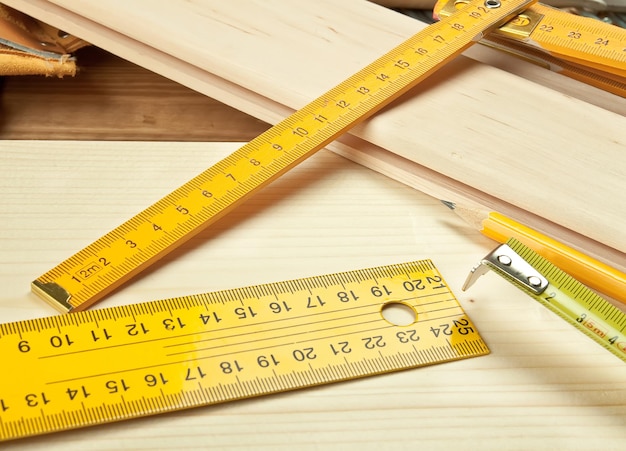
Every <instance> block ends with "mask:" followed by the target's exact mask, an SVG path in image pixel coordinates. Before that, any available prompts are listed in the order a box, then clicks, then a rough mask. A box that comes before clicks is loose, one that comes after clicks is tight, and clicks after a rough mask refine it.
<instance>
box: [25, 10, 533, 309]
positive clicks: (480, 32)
mask: <svg viewBox="0 0 626 451" xmlns="http://www.w3.org/2000/svg"><path fill="white" fill-rule="evenodd" d="M533 3H534V0H474V1H473V2H471V3H469V4H468V5H467V6H465V7H464V8H462V9H460V10H458V11H457V12H456V13H455V14H453V15H452V16H450V17H448V18H444V19H443V20H441V21H439V22H437V23H435V24H432V25H429V26H428V27H426V28H425V29H423V30H422V31H420V32H419V33H417V34H416V35H414V36H413V37H411V38H409V39H408V40H406V41H405V42H403V43H402V44H400V45H399V46H397V47H396V48H394V49H392V50H391V51H390V52H388V53H387V54H385V55H383V56H382V57H380V58H379V59H377V60H376V61H374V62H373V63H371V64H370V65H368V66H366V67H365V68H364V69H362V70H361V71H359V72H357V73H356V74H354V75H353V76H351V77H349V78H348V79H347V80H345V81H344V82H342V83H340V84H339V85H337V86H336V87H334V88H333V89H331V90H330V91H328V92H327V93H325V94H323V95H322V96H321V97H319V98H317V99H316V100H314V101H312V102H311V103H310V104H308V105H306V106H305V107H304V108H302V109H301V110H298V111H297V112H295V113H294V114H293V115H291V116H289V117H288V118H286V119H285V120H283V121H282V122H280V123H278V124H277V125H275V126H273V127H272V128H270V129H269V130H268V131H267V132H265V133H263V134H261V135H260V136H259V137H257V138H255V139H254V140H252V141H250V142H249V143H247V144H246V145H244V146H243V147H241V148H240V149H239V150H237V151H235V152H234V153H233V154H231V155H230V156H228V157H226V158H225V159H223V160H222V161H220V162H218V163H217V164H215V165H214V166H212V167H211V168H209V169H207V170H206V171H205V172H203V173H201V174H200V175H198V176H197V177H195V178H193V179H192V180H190V181H189V182H187V183H185V184H184V185H183V186H181V187H180V188H178V189H176V190H175V191H173V192H172V193H170V194H168V195H167V196H166V197H164V198H163V199H161V200H160V201H158V202H156V203H155V204H153V205H152V206H150V207H148V208H147V209H146V210H144V211H142V212H141V213H139V214H138V215H137V216H135V217H133V218H131V219H130V220H128V221H127V222H125V223H124V224H122V225H121V226H119V227H118V228H116V229H114V230H113V231H111V232H109V233H107V234H106V235H104V236H103V237H102V238H100V239H98V240H96V241H95V242H94V243H92V244H91V245H89V246H87V247H86V248H85V249H83V250H81V251H79V252H78V253H76V254H75V255H73V256H72V257H70V258H69V259H67V260H66V261H64V262H62V263H61V264H59V265H58V266H57V267H55V268H53V269H52V270H50V271H49V272H47V273H45V274H44V275H42V276H40V277H39V278H37V279H36V280H35V281H33V283H32V288H33V291H34V292H35V293H37V294H38V295H39V296H41V297H42V298H43V299H44V300H46V301H47V302H49V303H50V304H51V305H53V306H54V307H55V308H57V309H58V310H60V311H62V312H68V311H79V310H83V309H85V308H87V307H89V306H90V305H92V304H93V303H94V302H96V301H98V300H99V299H101V298H102V297H103V296H105V295H106V294H108V293H110V292H111V291H112V290H113V289H115V288H117V287H119V286H120V285H121V284H123V283H124V282H126V281H127V280H129V279H130V278H132V277H133V276H134V275H136V274H138V273H139V272H140V271H142V270H143V269H144V268H146V267H147V266H149V265H150V264H152V263H153V262H155V261H156V260H157V259H159V258H161V257H162V256H164V255H165V254H167V253H168V252H170V251H171V250H172V249H174V248H175V247H177V246H179V245H180V244H182V243H183V242H185V241H186V240H188V239H189V238H191V237H192V236H194V235H195V234H197V233H198V232H200V231H201V230H203V229H204V228H206V227H207V226H208V225H210V224H212V223H214V222H215V221H216V220H217V219H219V218H220V217H222V216H223V215H225V214H226V213H228V212H229V211H230V210H232V209H233V208H235V207H236V206H237V205H239V204H240V203H241V202H243V201H244V200H246V199H247V198H248V197H249V196H250V195H252V194H253V193H255V192H257V191H258V190H259V189H261V188H262V187H264V186H266V185H267V184H268V183H269V182H271V181H272V180H274V179H276V178H277V177H279V176H280V175H282V174H283V173H285V172H286V171H288V170H289V169H290V168H292V167H293V166H295V165H296V164H298V163H299V162H301V161H303V160H304V159H306V158H307V157H309V156H311V155H313V154H314V153H315V152H316V151H317V150H319V149H321V148H322V147H324V146H325V145H326V144H328V143H329V142H331V141H332V140H334V139H335V138H336V137H338V136H339V135H340V134H342V133H344V132H346V131H347V130H348V129H349V128H350V127H352V126H353V125H356V124H357V123H359V122H360V121H362V120H363V119H365V118H367V117H369V116H370V115H372V114H374V113H375V112H376V111H378V110H380V109H381V108H382V107H384V106H386V105H388V104H389V103H390V102H392V101H393V100H394V99H396V98H398V97H399V96H400V95H402V94H403V93H405V92H406V91H408V90H409V89H411V88H412V87H414V86H415V85H417V84H418V83H419V82H420V81H422V80H423V79H425V78H426V77H427V76H429V75H430V74H432V73H433V72H435V71H436V70H437V69H439V68H440V67H442V66H443V65H445V64H446V63H447V62H448V61H450V60H451V59H453V58H454V57H455V56H456V55H458V54H459V53H461V52H462V51H463V50H465V49H466V48H467V47H469V46H470V45H472V44H473V43H475V42H476V41H478V40H479V39H480V38H482V37H483V36H484V34H485V33H487V32H488V31H490V30H492V29H494V28H496V27H497V26H499V25H501V24H503V23H505V22H506V21H507V20H509V19H510V18H512V17H513V16H515V14H517V13H518V12H520V11H522V10H523V9H525V8H527V7H528V6H530V5H532V4H533Z"/></svg>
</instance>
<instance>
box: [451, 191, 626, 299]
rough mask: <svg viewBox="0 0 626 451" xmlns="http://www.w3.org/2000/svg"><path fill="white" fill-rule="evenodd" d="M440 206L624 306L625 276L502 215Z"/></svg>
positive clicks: (487, 233) (496, 239)
mask: <svg viewBox="0 0 626 451" xmlns="http://www.w3.org/2000/svg"><path fill="white" fill-rule="evenodd" d="M442 202H443V204H444V205H446V206H447V207H448V208H450V209H452V210H454V212H455V213H456V214H457V215H458V216H459V217H461V218H462V219H463V220H465V221H466V222H467V223H469V224H471V225H473V226H474V227H475V228H476V229H477V230H479V231H480V232H481V233H482V234H483V235H485V236H487V237H489V238H491V239H493V240H495V241H497V242H499V243H505V242H506V241H507V240H508V239H509V238H511V237H513V238H516V239H518V240H519V241H520V242H522V243H523V244H524V245H526V246H528V247H529V248H531V249H532V250H534V251H535V252H537V253H538V254H539V255H541V256H542V257H544V258H545V259H547V260H549V261H550V262H551V263H553V264H554V265H556V266H558V267H559V268H560V269H561V270H563V271H564V272H566V273H568V274H569V275H570V276H572V277H573V278H575V279H576V280H578V281H579V282H581V283H583V284H585V285H587V286H588V287H589V288H592V289H594V290H596V291H598V292H600V293H603V294H605V295H606V296H609V297H611V298H613V299H615V300H616V301H620V302H622V303H624V304H626V274H624V273H623V272H621V271H618V270H617V269H615V268H612V267H610V266H608V265H606V264H604V263H602V262H600V261H598V260H596V259H594V258H591V257H589V256H588V255H585V254H583V253H582V252H579V251H577V250H575V249H572V248H571V247H569V246H566V245H564V244H562V243H560V242H558V241H556V240H554V239H552V238H550V237H548V236H546V235H543V234H541V233H539V232H537V231H535V230H533V229H531V228H530V227H526V226H525V225H523V224H520V223H519V222H516V221H514V220H512V219H510V218H508V217H506V216H504V215H503V214H500V213H497V212H493V211H492V212H486V211H480V210H475V209H471V208H467V207H463V206H460V205H456V204H454V203H453V202H448V201H442Z"/></svg>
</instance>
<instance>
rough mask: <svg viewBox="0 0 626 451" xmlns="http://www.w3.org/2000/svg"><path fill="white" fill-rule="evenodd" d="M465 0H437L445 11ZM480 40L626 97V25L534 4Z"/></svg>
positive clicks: (437, 10) (438, 13)
mask: <svg viewBox="0 0 626 451" xmlns="http://www.w3.org/2000/svg"><path fill="white" fill-rule="evenodd" d="M466 3H467V0H451V1H448V0H440V1H439V2H437V4H436V5H435V9H434V14H435V15H436V16H437V17H441V18H444V17H449V16H450V15H451V14H453V13H454V12H455V11H456V10H457V9H458V8H460V7H462V6H464V5H465V4H466ZM483 43H485V44H488V45H491V46H493V47H496V48H498V49H501V50H505V51H507V52H510V53H514V54H516V55H518V56H522V57H523V58H525V59H527V60H529V61H532V62H535V63H538V64H541V65H543V66H545V67H547V68H549V69H551V70H554V71H555V72H559V73H561V74H563V75H565V76H568V77H570V78H574V79H577V80H579V81H582V82H585V83H588V84H590V85H592V86H596V87H598V88H601V89H604V90H605V91H609V92H612V93H614V94H617V95H620V96H622V97H626V29H624V28H620V27H617V26H614V25H611V24H608V23H604V22H601V21H599V20H596V19H592V18H588V17H581V16H577V15H574V14H569V13H567V12H565V11H561V10H558V9H555V8H552V7H549V6H545V5H541V4H535V5H532V6H531V7H529V8H528V9H526V10H525V11H523V12H522V13H520V14H519V15H517V16H516V17H515V18H514V19H513V20H511V21H509V22H507V23H506V24H504V25H503V26H501V27H500V28H499V29H497V30H494V31H493V32H492V33H490V34H489V35H488V36H486V37H485V39H484V40H483Z"/></svg>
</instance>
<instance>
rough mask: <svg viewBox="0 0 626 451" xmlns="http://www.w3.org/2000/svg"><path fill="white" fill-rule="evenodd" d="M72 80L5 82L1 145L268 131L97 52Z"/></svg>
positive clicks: (205, 137)
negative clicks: (5, 141) (21, 141)
mask: <svg viewBox="0 0 626 451" xmlns="http://www.w3.org/2000/svg"><path fill="white" fill-rule="evenodd" d="M77 58H78V61H79V62H80V63H79V68H80V71H79V73H78V75H77V76H76V77H74V78H71V77H66V78H63V79H56V78H43V77H36V76H32V77H7V78H6V79H5V80H4V84H3V88H2V104H1V105H0V111H1V114H0V139H69V140H75V139H82V140H107V141H111V140H134V141H136V140H144V141H148V140H159V141H249V140H250V139H252V138H254V137H255V136H257V135H258V134H260V133H262V132H263V131H265V130H266V129H267V128H268V127H269V125H267V124H265V123H264V122H261V121H260V120H258V119H255V118H253V117H251V116H248V115H246V114H244V113H242V112H240V111H238V110H236V109H235V108H232V107H228V106H226V105H224V104H223V103H221V102H217V101H216V100H214V99H211V98H210V97H207V96H204V95H202V94H199V93H198V92H196V91H193V90H191V89H189V88H186V87H184V86H182V85H180V84H178V83H175V82H173V81H171V80H169V79H167V78H165V77H162V76H160V75H158V74H155V73H154V72H151V71H149V70H147V69H144V68H142V67H140V66H137V65H135V64H132V63H130V62H128V61H125V60H123V59H121V58H119V57H116V56H115V55H112V54H111V53H108V52H106V51H104V50H102V49H99V48H97V47H90V48H86V49H83V50H81V51H79V52H78V53H77Z"/></svg>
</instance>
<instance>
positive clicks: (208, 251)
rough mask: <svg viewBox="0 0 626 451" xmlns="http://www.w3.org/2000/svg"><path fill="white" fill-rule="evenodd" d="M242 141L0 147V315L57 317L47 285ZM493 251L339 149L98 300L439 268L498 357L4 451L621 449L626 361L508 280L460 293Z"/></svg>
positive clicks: (118, 301) (436, 207) (445, 213)
mask: <svg viewBox="0 0 626 451" xmlns="http://www.w3.org/2000/svg"><path fill="white" fill-rule="evenodd" d="M238 146H239V145H237V144H230V143H175V142H172V143H142V142H77V141H74V142H62V141H60V142H45V141H19V142H15V141H3V142H0V167H2V169H3V174H4V175H3V177H2V178H0V192H2V196H1V197H0V207H1V208H2V221H0V286H2V291H1V292H0V319H1V321H3V322H8V321H13V320H25V319H30V318H34V317H41V316H46V315H50V314H56V312H54V311H53V310H52V308H51V307H49V306H48V305H47V304H45V303H44V302H43V301H41V300H39V299H37V298H36V297H35V296H34V295H33V294H31V293H30V292H29V284H30V282H31V281H32V280H33V279H34V278H35V277H37V276H39V275H40V274H41V273H43V272H45V271H47V270H48V269H50V268H52V267H53V266H55V265H57V264H58V263H59V262H61V261H62V260H63V259H65V258H67V257H69V256H70V255H71V254H72V253H73V252H75V251H77V250H79V249H80V248H82V247H83V246H85V245H86V244H89V243H90V242H91V241H93V240H94V239H96V238H98V237H99V236H101V235H102V234H104V233H105V232H107V231H109V230H110V229H111V228H113V227H115V226H117V225H118V224H120V223H121V222H123V221H125V220H126V219H128V217H130V216H131V215H133V214H135V213H136V212H138V211H139V210H141V209H143V208H144V207H145V206H146V205H148V204H150V203H152V202H154V201H155V200H156V199H158V198H160V197H161V196H162V195H164V194H166V193H167V192H169V191H170V190H172V189H174V188H175V187H177V186H178V185H180V184H181V183H183V182H185V181H186V180H188V179H189V178H191V177H193V176H195V175H196V174H197V173H199V172H200V171H202V170H204V169H205V168H206V167H208V166H210V165H212V164H213V163H215V162H217V161H218V160H219V159H220V158H223V157H224V156H226V155H228V154H229V153H230V152H232V151H234V150H235V149H236V148H237V147H238ZM494 247H495V245H494V243H493V242H491V241H490V240H488V239H486V238H485V237H483V236H481V235H480V234H479V233H477V232H475V231H473V230H471V229H468V228H467V227H466V226H465V224H464V223H463V222H462V221H461V220H460V219H459V218H458V217H457V216H456V215H455V214H454V213H453V212H452V211H450V210H449V209H447V208H446V207H444V206H442V205H440V204H439V202H438V201H437V200H435V199H433V198H431V197H429V196H426V195H425V194H423V193H420V192H419V191H416V190H414V189H411V188H409V187H407V186H405V185H403V184H400V183H398V182H396V181H393V180H390V179H389V178H386V177H383V176H381V175H378V174H375V173H372V171H370V170H368V169H366V168H364V167H362V166H359V165H357V164H354V163H352V162H350V161H347V160H346V159H344V158H341V157H339V156H337V155H334V154H333V153H331V152H327V151H322V152H320V153H319V154H317V155H315V156H314V157H313V158H311V159H309V160H307V161H306V162H304V163H303V164H302V165H301V166H299V167H297V168H295V169H294V170H293V171H292V172H290V173H288V174H286V175H285V177H283V178H281V179H279V180H277V181H276V182H275V183H273V184H272V185H270V186H268V187H267V188H266V189H264V190H263V191H262V192H260V193H259V194H258V195H257V196H254V197H252V198H251V199H250V200H249V201H247V202H246V203H244V204H243V205H242V206H241V207H239V208H238V209H237V210H235V211H234V212H233V213H231V214H230V215H228V216H226V217H225V218H224V219H222V220H221V221H219V222H218V223H216V224H215V225H214V227H211V228H210V229H208V230H206V231H204V232H202V233H200V234H199V235H197V236H196V237H194V238H193V239H192V240H191V241H189V242H187V243H185V244H184V245H183V247H182V248H181V249H179V250H177V251H175V252H173V253H171V254H169V255H168V256H166V257H165V258H164V259H163V260H162V261H161V262H160V263H159V264H156V265H154V266H153V267H152V268H150V269H149V270H147V271H145V272H144V273H143V274H142V275H141V276H140V277H137V278H135V279H134V280H132V281H131V282H130V283H128V284H126V285H125V286H124V287H122V288H121V289H119V290H117V291H116V292H115V293H114V294H112V295H111V296H109V297H107V299H105V300H104V301H102V303H100V304H98V307H105V306H113V305H125V304H129V303H136V302H140V301H147V300H151V299H157V298H158V299H161V298H167V297H174V296H182V295H186V294H191V293H200V292H206V291H213V290H222V289H228V288H235V287H242V286H248V285H253V284H259V283H264V282H272V281H280V280H286V279H292V278H298V277H307V276H313V275H319V274H326V273H329V272H336V271H347V270H354V269H358V268H364V267H368V266H378V265H386V264H393V263H400V262H403V261H409V260H416V259H422V258H431V259H432V260H433V262H434V263H435V264H436V266H437V267H438V268H439V270H440V271H441V273H442V275H443V277H444V278H445V279H446V281H447V283H448V284H449V286H450V287H451V288H452V291H453V292H454V293H455V294H456V296H457V297H458V299H459V301H460V303H461V305H462V306H463V308H464V309H465V310H466V312H467V313H468V315H469V316H470V318H471V319H472V320H473V321H474V323H475V325H476V327H477V328H478V330H479V332H480V333H481V335H482V337H483V338H484V339H485V341H486V342H487V344H488V346H489V347H490V349H491V351H492V353H491V354H490V355H488V356H484V357H479V358H473V359H468V360H464V361H459V362H452V363H449V364H445V365H437V366H431V367H425V368H420V369H416V370H408V371H403V372H398V373H393V374H389V375H382V376H376V377H371V378H367V379H362V380H357V381H351V382H346V383H340V384H333V385H328V386H324V387H319V388H313V389H308V390H302V391H298V392H292V393H285V394H281V395H276V396H268V397H263V398H258V399H254V400H248V401H241V402H232V403H228V404H223V405H219V406H213V407H207V408H198V409H193V410H187V411H183V412H179V413H174V414H164V415H158V416H155V417H152V418H147V419H142V420H131V421H124V422H120V423H117V424H110V425H106V426H102V427H95V428H86V429H81V430H77V431H71V432H67V433H61V434H52V435H46V436H41V437H38V438H34V439H26V440H20V441H17V442H13V443H10V444H3V445H4V446H3V449H10V450H12V451H22V450H24V451H26V450H27V451H38V450H45V451H56V450H60V451H79V450H80V451H83V450H91V451H95V450H112V449H119V450H126V449H143V450H168V451H169V450H177V449H193V450H202V449H207V450H213V449H229V450H293V449H298V450H302V449H304V450H315V449H317V450H319V449H324V450H326V449H337V450H360V451H362V450H376V451H380V450H385V449H394V450H396V449H407V450H414V449H427V450H438V449H441V450H451V449H463V450H481V451H482V450H503V449H509V450H510V449H519V450H529V449H533V450H544V449H545V450H555V449H559V450H561V449H568V450H569V449H594V450H595V449H602V450H615V451H617V450H621V449H622V448H623V444H624V440H626V365H624V363H623V362H622V361H620V360H619V359H617V358H616V357H615V356H613V355H612V354H610V353H608V352H606V351H604V350H603V349H602V348H600V347H599V346H598V345H596V344H595V343H594V342H593V341H591V340H590V339H588V338H587V337H585V336H584V335H583V334H581V333H579V332H577V331H576V330H574V329H573V328H572V327H570V326H569V325H568V324H565V323H564V322H563V321H562V320H561V319H559V318H558V317H556V316H555V315H553V314H552V313H551V312H549V311H547V310H546V309H545V308H543V307H542V306H541V305H539V304H538V303H537V302H535V301H534V300H532V299H531V298H530V297H528V296H526V295H524V294H523V293H522V292H521V291H519V290H517V289H516V288H514V287H513V286H512V285H510V284H509V283H507V282H505V281H504V280H503V279H501V278H499V277H497V276H496V275H495V274H489V275H486V276H484V277H482V278H481V279H479V280H478V281H477V283H476V284H475V285H474V286H473V287H472V288H471V289H470V290H469V291H467V292H463V291H461V286H462V284H463V281H464V280H465V277H466V275H467V274H468V272H469V270H470V268H471V267H472V266H473V265H474V264H475V263H477V262H478V260H479V259H480V258H481V257H483V256H484V255H486V253H487V252H489V251H490V250H492V249H493V248H494ZM0 341H1V339H0ZM5 366H6V365H5ZM7 370H8V369H7ZM4 389H6V387H4ZM1 393H2V388H0V395H1ZM0 397H1V396H0Z"/></svg>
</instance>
